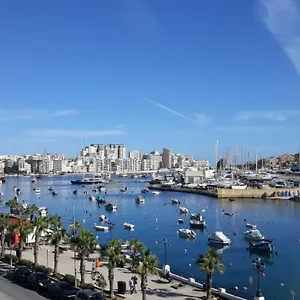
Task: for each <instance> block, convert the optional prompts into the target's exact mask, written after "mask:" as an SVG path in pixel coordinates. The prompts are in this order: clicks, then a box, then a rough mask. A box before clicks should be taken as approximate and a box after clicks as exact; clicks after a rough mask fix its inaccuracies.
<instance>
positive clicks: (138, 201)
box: [135, 195, 145, 204]
mask: <svg viewBox="0 0 300 300" xmlns="http://www.w3.org/2000/svg"><path fill="white" fill-rule="evenodd" d="M135 202H136V203H138V204H140V203H145V199H144V198H143V197H142V196H141V195H139V196H137V197H136V198H135Z"/></svg>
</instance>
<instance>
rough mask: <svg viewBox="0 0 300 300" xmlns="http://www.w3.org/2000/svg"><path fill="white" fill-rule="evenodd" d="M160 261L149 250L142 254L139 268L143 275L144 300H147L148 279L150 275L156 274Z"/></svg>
mask: <svg viewBox="0 0 300 300" xmlns="http://www.w3.org/2000/svg"><path fill="white" fill-rule="evenodd" d="M157 265H158V260H157V257H156V256H155V255H152V254H151V252H150V250H149V249H144V251H142V253H141V258H140V266H139V268H138V270H139V274H140V275H141V290H142V299H143V300H146V289H147V277H148V275H149V274H155V273H156V267H157Z"/></svg>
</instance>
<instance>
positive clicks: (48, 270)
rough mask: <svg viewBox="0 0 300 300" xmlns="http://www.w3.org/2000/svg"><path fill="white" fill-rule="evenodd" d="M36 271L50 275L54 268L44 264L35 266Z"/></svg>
mask: <svg viewBox="0 0 300 300" xmlns="http://www.w3.org/2000/svg"><path fill="white" fill-rule="evenodd" d="M34 270H35V271H37V272H43V273H45V274H47V275H50V274H51V273H52V269H51V268H48V267H45V266H42V265H37V266H36V267H35V268H34Z"/></svg>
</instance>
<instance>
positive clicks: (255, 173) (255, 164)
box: [255, 148, 257, 174]
mask: <svg viewBox="0 0 300 300" xmlns="http://www.w3.org/2000/svg"><path fill="white" fill-rule="evenodd" d="M255 174H257V148H255Z"/></svg>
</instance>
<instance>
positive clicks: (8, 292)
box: [0, 263, 47, 300]
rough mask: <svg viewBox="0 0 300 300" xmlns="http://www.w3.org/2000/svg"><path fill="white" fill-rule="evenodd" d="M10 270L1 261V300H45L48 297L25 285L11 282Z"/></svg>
mask: <svg viewBox="0 0 300 300" xmlns="http://www.w3.org/2000/svg"><path fill="white" fill-rule="evenodd" d="M6 277H7V278H10V272H9V270H4V269H3V265H2V264H1V263H0V299H1V300H45V299H47V298H45V297H43V296H41V295H39V294H38V293H37V292H35V291H31V290H29V289H27V288H25V287H22V286H20V285H17V284H15V283H13V282H11V281H10V280H9V279H7V278H6Z"/></svg>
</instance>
